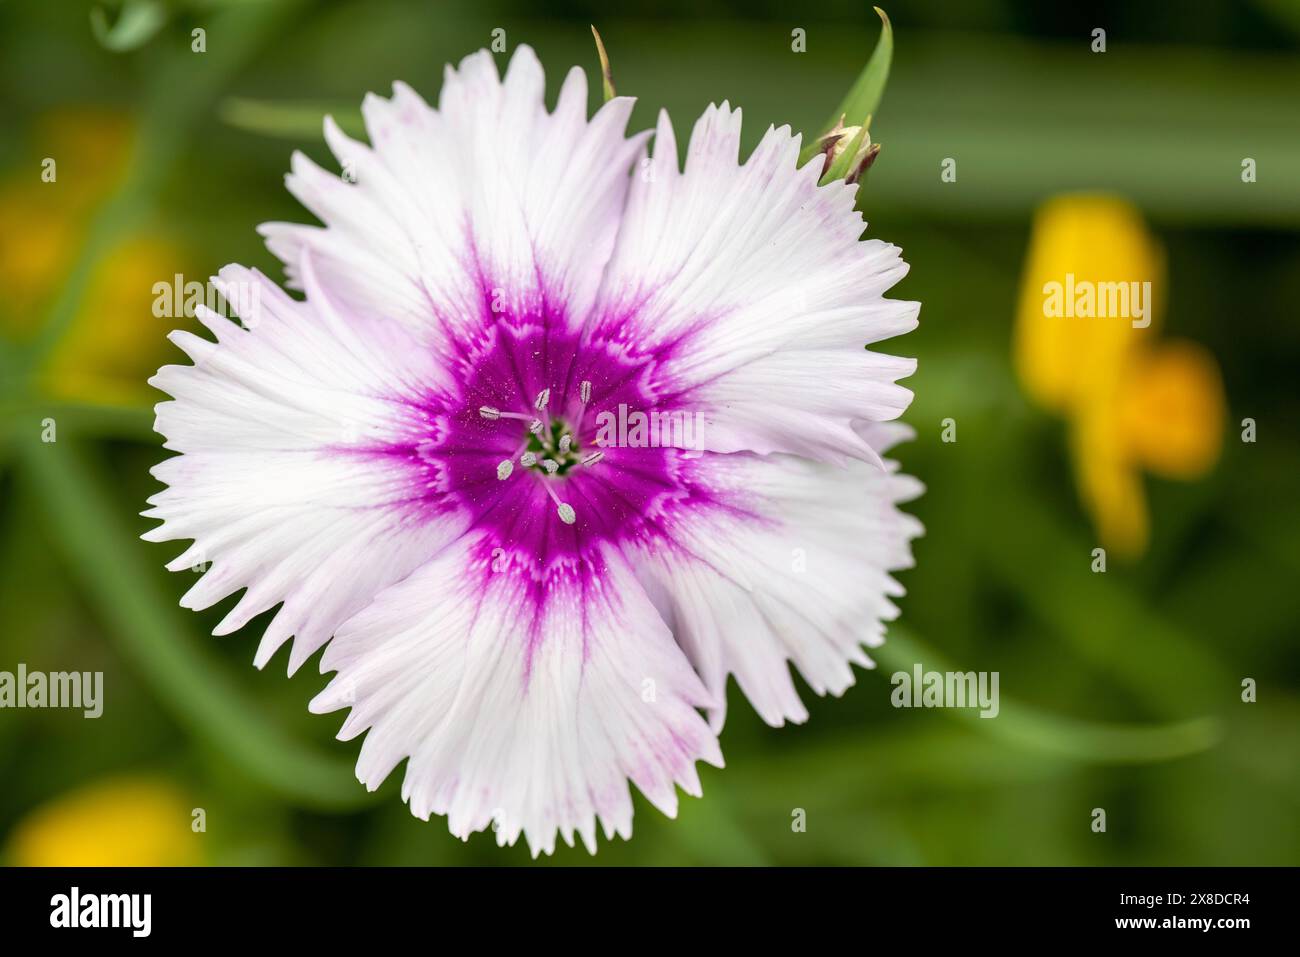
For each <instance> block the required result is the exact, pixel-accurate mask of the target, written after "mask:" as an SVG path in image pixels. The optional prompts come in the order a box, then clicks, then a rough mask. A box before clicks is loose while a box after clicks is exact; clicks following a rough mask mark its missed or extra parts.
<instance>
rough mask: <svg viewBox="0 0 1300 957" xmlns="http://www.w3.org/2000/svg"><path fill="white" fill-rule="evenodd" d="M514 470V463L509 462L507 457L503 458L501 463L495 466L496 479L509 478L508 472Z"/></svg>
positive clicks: (503, 479)
mask: <svg viewBox="0 0 1300 957" xmlns="http://www.w3.org/2000/svg"><path fill="white" fill-rule="evenodd" d="M514 470H515V463H514V462H511V461H510V460H509V459H503V460H502V462H501V464H500V465H498V466H497V479H498V480H499V481H502V482H504V481H505V480H506V479H508V478H510V473H511V472H513V471H514Z"/></svg>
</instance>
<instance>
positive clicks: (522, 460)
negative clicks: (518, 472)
mask: <svg viewBox="0 0 1300 957" xmlns="http://www.w3.org/2000/svg"><path fill="white" fill-rule="evenodd" d="M519 464H520V465H522V466H523V467H524V468H526V469H530V468H532V467H533V466H534V465H536V464H537V454H536V453H535V452H525V453H524V454H523V455H521V456H519Z"/></svg>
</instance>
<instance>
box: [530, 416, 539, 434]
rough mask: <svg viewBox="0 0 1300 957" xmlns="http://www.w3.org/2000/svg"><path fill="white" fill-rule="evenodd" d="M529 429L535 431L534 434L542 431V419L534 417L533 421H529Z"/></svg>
mask: <svg viewBox="0 0 1300 957" xmlns="http://www.w3.org/2000/svg"><path fill="white" fill-rule="evenodd" d="M528 431H529V432H531V433H533V435H537V434H539V433H540V432H541V431H542V420H541V419H533V421H531V422H529V423H528Z"/></svg>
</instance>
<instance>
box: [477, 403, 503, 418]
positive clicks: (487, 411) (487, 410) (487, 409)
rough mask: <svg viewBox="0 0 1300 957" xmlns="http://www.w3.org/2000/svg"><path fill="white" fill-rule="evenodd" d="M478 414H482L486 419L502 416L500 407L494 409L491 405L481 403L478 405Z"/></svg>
mask: <svg viewBox="0 0 1300 957" xmlns="http://www.w3.org/2000/svg"><path fill="white" fill-rule="evenodd" d="M478 414H479V415H481V416H483V418H485V419H499V418H501V410H500V409H494V408H492V406H490V405H480V406H479V407H478Z"/></svg>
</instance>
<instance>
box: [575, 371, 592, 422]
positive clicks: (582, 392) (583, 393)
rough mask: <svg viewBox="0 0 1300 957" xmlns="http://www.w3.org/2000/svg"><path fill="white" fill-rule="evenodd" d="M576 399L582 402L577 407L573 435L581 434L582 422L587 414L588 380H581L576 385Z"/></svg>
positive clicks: (589, 387)
mask: <svg viewBox="0 0 1300 957" xmlns="http://www.w3.org/2000/svg"><path fill="white" fill-rule="evenodd" d="M578 398H580V399H581V400H582V405H580V406H578V424H577V425H575V426H574V427H573V434H574V435H581V434H582V420H583V417H584V416H586V414H587V403H588V402H590V401H591V380H590V379H583V380H582V382H581V383H580V384H579V385H578Z"/></svg>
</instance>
